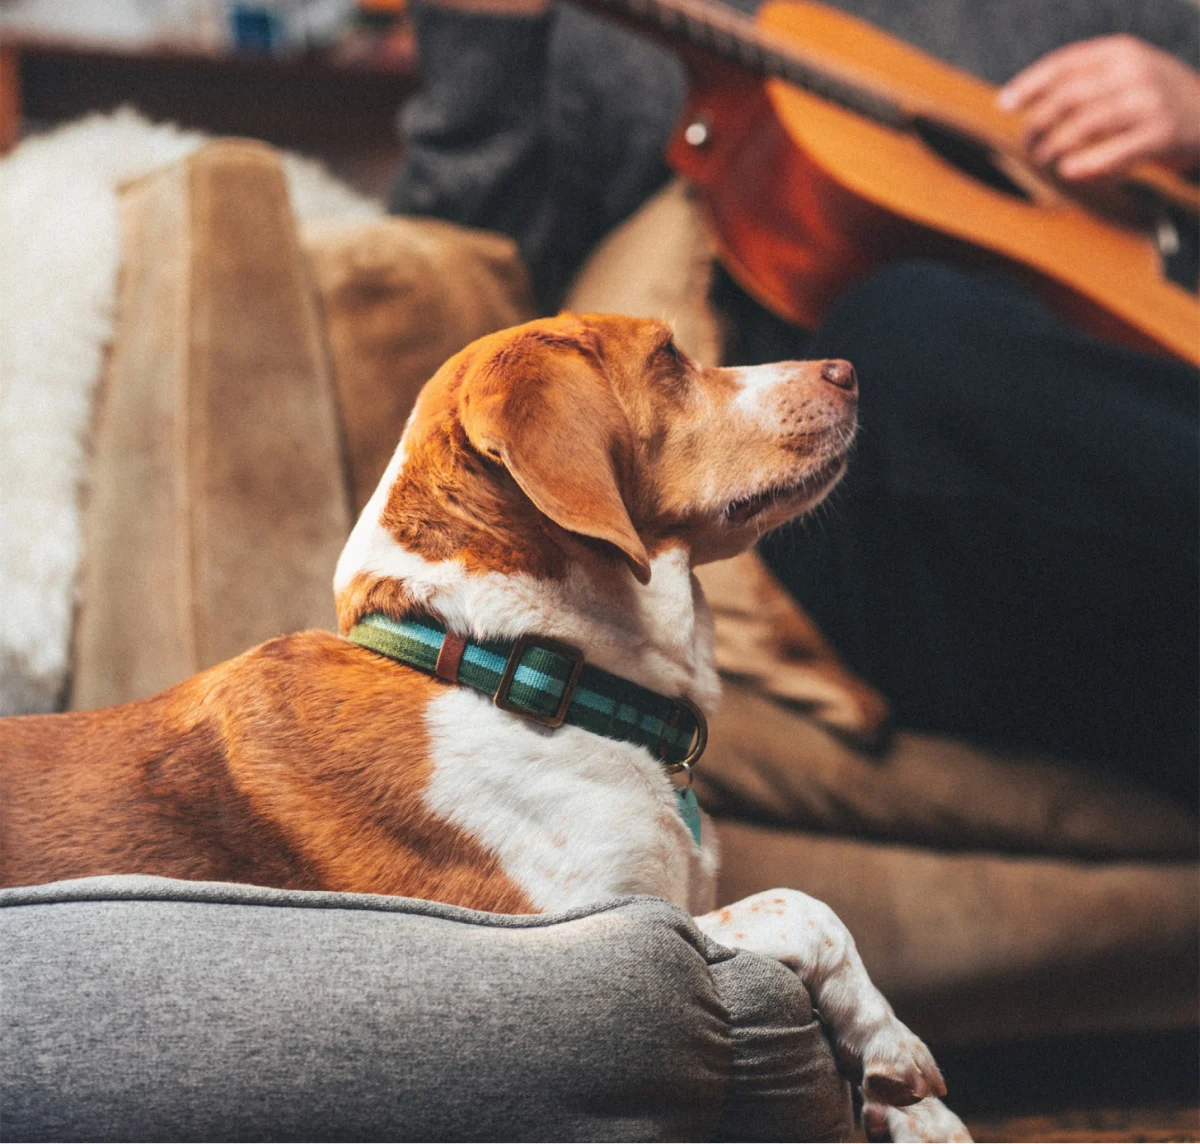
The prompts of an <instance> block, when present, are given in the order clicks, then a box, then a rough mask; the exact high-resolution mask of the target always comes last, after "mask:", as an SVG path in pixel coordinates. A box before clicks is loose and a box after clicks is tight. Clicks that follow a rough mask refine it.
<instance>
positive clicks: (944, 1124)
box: [862, 1096, 971, 1144]
mask: <svg viewBox="0 0 1200 1144" xmlns="http://www.w3.org/2000/svg"><path fill="white" fill-rule="evenodd" d="M862 1117H863V1127H864V1128H865V1129H866V1133H867V1139H868V1140H892V1141H895V1144H907V1142H910V1141H912V1142H927V1141H943V1142H945V1144H971V1134H970V1132H968V1131H967V1126H966V1125H965V1124H963V1122H962V1121H961V1120H959V1118H958V1117H957V1116H955V1115H954V1113H953V1112H951V1111H950V1109H948V1108H947V1107H946V1106H945V1105H944V1104H943V1103H942V1102H941V1101H940V1100H937V1099H935V1098H934V1097H932V1096H930V1097H926V1098H925V1099H924V1100H921V1101H918V1102H917V1103H916V1104H910V1105H908V1107H907V1108H897V1107H895V1106H894V1105H890V1104H876V1103H871V1102H870V1101H869V1099H868V1103H867V1104H864V1105H863V1112H862Z"/></svg>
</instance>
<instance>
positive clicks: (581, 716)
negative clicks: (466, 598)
mask: <svg viewBox="0 0 1200 1144" xmlns="http://www.w3.org/2000/svg"><path fill="white" fill-rule="evenodd" d="M350 639H351V640H352V641H353V642H354V643H356V644H359V645H361V646H362V647H365V648H368V649H370V650H371V651H374V652H377V653H378V654H380V655H384V656H387V657H388V658H389V659H393V660H396V661H397V662H398V663H402V664H404V665H406V666H407V667H412V668H415V669H416V670H418V671H423V672H425V673H426V674H427V675H432V676H435V677H436V678H438V679H442V680H445V681H446V682H447V683H455V684H458V685H459V686H462V687H471V688H473V689H474V690H476V691H482V692H483V693H484V694H487V695H491V697H492V701H493V702H494V703H495V704H496V706H497V707H499V708H500V709H501V710H503V711H511V712H512V713H513V714H514V715H519V716H520V717H521V718H523V719H528V720H530V721H531V722H533V723H539V724H541V725H542V726H544V727H560V726H562V725H563V724H564V723H566V724H570V725H571V726H574V727H582V728H583V729H584V730H585V731H591V732H592V733H593V734H595V735H603V736H604V737H605V738H608V739H615V740H617V741H618V742H622V743H636V744H637V745H639V746H642V747H645V748H646V749H647V750H648V751H650V753H651V754H652V755H654V756H655V758H657V759H660V760H661V761H662V763H663V764H664V766H665V767H666V768H667V770H668V771H670V772H672V773H674V772H677V771H684V770H688V769H690V768H691V767H692V766H694V765H695V763H696V762H697V761H698V760H699V758H700V756H701V754H703V752H704V748H705V745H706V744H707V742H708V726H707V724H706V723H705V721H704V715H703V714H702V713H701V712H700V710H699V708H697V707H696V706H695V704H693V703H690V702H688V700H686V699H672V698H669V697H667V696H665V695H660V694H659V693H658V692H657V691H651V690H650V689H649V688H647V687H642V686H640V685H639V684H636V683H633V682H631V681H630V680H628V679H622V678H621V676H619V675H613V674H612V673H611V672H607V671H601V670H600V669H599V668H598V667H593V666H592V665H591V664H589V663H587V662H585V660H584V658H583V653H582V652H581V651H579V650H578V649H577V648H573V647H571V646H569V645H568V644H564V643H559V642H558V641H557V640H551V639H543V638H542V637H540V636H522V637H521V638H520V639H518V640H470V639H467V638H466V637H464V636H460V635H456V634H454V633H452V632H447V631H446V628H445V626H444V625H443V624H442V623H440V622H439V621H438V620H435V619H432V618H424V617H423V618H422V619H420V620H415V619H406V620H393V619H392V618H391V617H389V616H384V615H382V614H380V613H378V612H373V613H372V614H370V615H368V616H364V617H363V618H362V619H361V620H359V622H358V623H357V624H355V625H354V627H353V629H352V630H351V632H350Z"/></svg>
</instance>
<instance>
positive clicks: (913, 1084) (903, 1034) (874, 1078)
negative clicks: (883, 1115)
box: [858, 1017, 946, 1107]
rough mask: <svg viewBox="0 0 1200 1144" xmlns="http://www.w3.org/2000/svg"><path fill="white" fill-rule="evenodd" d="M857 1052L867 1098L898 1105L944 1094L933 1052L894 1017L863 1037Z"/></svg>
mask: <svg viewBox="0 0 1200 1144" xmlns="http://www.w3.org/2000/svg"><path fill="white" fill-rule="evenodd" d="M858 1056H859V1060H860V1062H861V1068H862V1090H863V1096H864V1097H865V1098H866V1099H867V1100H868V1101H871V1102H874V1103H878V1104H890V1105H895V1106H897V1107H902V1106H904V1105H910V1104H916V1103H917V1102H918V1101H920V1100H924V1099H925V1098H926V1097H930V1096H945V1095H946V1082H945V1081H944V1080H942V1073H941V1070H940V1069H939V1068H938V1067H937V1063H936V1062H935V1061H934V1059H933V1054H932V1053H931V1052H930V1051H929V1050H928V1049H927V1048H926V1047H925V1043H924V1042H923V1041H922V1040H921V1038H920V1037H918V1036H917V1035H916V1034H915V1033H914V1032H913V1031H912V1030H911V1029H909V1028H908V1026H907V1025H904V1024H903V1023H902V1022H900V1021H898V1020H897V1019H896V1018H895V1017H892V1018H890V1019H889V1020H888V1021H887V1022H886V1023H885V1025H884V1026H883V1028H881V1029H879V1030H878V1031H877V1032H875V1033H874V1034H873V1035H872V1036H871V1037H870V1039H869V1040H867V1042H866V1044H865V1045H864V1046H863V1048H862V1050H861V1051H860V1053H859V1054H858Z"/></svg>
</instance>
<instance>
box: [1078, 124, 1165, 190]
mask: <svg viewBox="0 0 1200 1144" xmlns="http://www.w3.org/2000/svg"><path fill="white" fill-rule="evenodd" d="M1164 144H1165V140H1164V138H1163V135H1162V132H1161V130H1160V129H1159V128H1158V127H1157V126H1155V125H1154V124H1143V125H1140V126H1138V127H1135V128H1133V129H1131V130H1129V131H1123V132H1121V133H1120V134H1119V135H1115V136H1113V137H1112V138H1110V139H1105V140H1103V141H1102V142H1099V143H1094V144H1092V145H1090V146H1087V147H1084V148H1083V149H1082V150H1080V151H1075V152H1073V153H1072V154H1070V155H1066V156H1064V157H1063V158H1062V159H1060V160H1059V162H1058V168H1057V169H1058V173H1059V174H1060V175H1061V176H1062V177H1063V178H1064V179H1096V178H1100V177H1101V176H1104V175H1118V174H1120V173H1121V172H1122V171H1124V170H1127V169H1128V168H1129V167H1131V166H1133V164H1134V163H1136V162H1138V161H1139V160H1141V159H1146V158H1150V157H1153V156H1154V155H1156V154H1158V152H1159V151H1160V150H1161V149H1162V148H1163V146H1164Z"/></svg>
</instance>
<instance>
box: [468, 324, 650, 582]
mask: <svg viewBox="0 0 1200 1144" xmlns="http://www.w3.org/2000/svg"><path fill="white" fill-rule="evenodd" d="M585 335H586V330H585V329H584V330H583V333H582V335H581V336H557V335H552V334H546V333H543V332H541V331H536V332H535V331H530V332H528V333H525V334H524V335H522V336H520V337H518V338H516V339H514V340H513V341H511V342H508V343H506V344H505V345H504V346H503V347H502V348H501V349H500V350H499V351H498V352H496V353H494V354H492V355H490V356H489V357H487V358H486V359H484V360H483V361H481V362H479V363H478V364H475V365H474V368H473V369H471V371H470V373H469V374H468V376H467V377H466V378H465V379H464V383H463V390H462V397H461V401H460V403H459V415H460V417H461V419H462V425H463V428H464V430H465V431H466V434H467V437H468V438H469V439H470V441H471V444H472V445H474V447H475V448H476V449H478V450H479V451H480V452H481V453H483V454H484V455H485V456H488V457H491V458H492V459H493V460H496V461H499V462H500V463H501V464H503V465H504V467H505V468H506V469H507V470H508V472H509V473H510V474H511V475H512V478H513V480H515V481H516V482H517V484H518V485H520V487H521V490H522V491H523V492H524V493H525V495H526V496H527V497H529V499H530V500H531V501H532V502H533V504H534V505H535V507H536V508H537V509H538V511H539V512H542V513H544V514H545V515H546V516H548V517H549V518H550V519H551V520H552V521H554V523H555V524H557V525H559V526H561V527H562V528H565V529H567V530H568V531H569V532H574V533H578V534H579V535H581V536H590V537H593V538H595V539H597V540H604V541H607V542H608V543H609V544H612V545H614V546H615V547H617V548H618V549H620V551H621V552H622V553H623V554H624V555H625V557H626V559H627V560H628V562H629V566H630V569H631V570H632V571H633V574H634V576H635V577H637V579H638V581H639V582H640V583H642V584H646V583H648V582H649V580H650V558H649V556H648V555H647V554H646V547H645V545H644V544H643V543H642V540H641V538H640V537H639V536H638V534H637V530H636V529H635V528H634V527H633V521H632V520H630V518H629V510H628V508H627V507H626V505H625V499H624V497H623V496H622V493H621V476H622V474H623V473H628V472H629V463H630V460H631V457H632V452H633V442H632V432H631V430H630V426H629V419H628V418H627V417H626V415H625V411H624V410H623V409H622V408H621V405H620V403H619V402H618V401H617V397H616V394H615V393H614V392H613V389H612V384H611V382H610V381H609V379H608V376H607V374H606V373H605V371H604V367H603V365H602V364H601V363H600V360H599V358H598V356H597V355H596V352H595V349H594V347H593V346H592V344H591V342H590V338H589V337H588V336H585Z"/></svg>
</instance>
